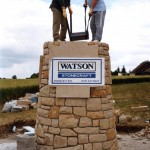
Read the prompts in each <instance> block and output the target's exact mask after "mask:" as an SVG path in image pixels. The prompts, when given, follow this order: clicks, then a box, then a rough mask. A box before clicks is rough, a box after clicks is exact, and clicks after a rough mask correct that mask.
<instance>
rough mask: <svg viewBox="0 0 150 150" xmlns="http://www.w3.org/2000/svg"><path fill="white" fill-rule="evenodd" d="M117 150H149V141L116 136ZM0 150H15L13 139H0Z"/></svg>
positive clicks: (122, 135) (128, 136)
mask: <svg viewBox="0 0 150 150" xmlns="http://www.w3.org/2000/svg"><path fill="white" fill-rule="evenodd" d="M118 137H119V138H118V143H119V150H150V139H147V138H139V137H133V136H132V135H131V134H130V135H128V134H118ZM0 150H17V143H16V140H15V137H13V138H12V137H11V138H6V139H0Z"/></svg>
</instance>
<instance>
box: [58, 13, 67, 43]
mask: <svg viewBox="0 0 150 150" xmlns="http://www.w3.org/2000/svg"><path fill="white" fill-rule="evenodd" d="M66 33H67V22H66V18H65V17H64V16H63V15H62V16H61V31H60V40H61V41H65V39H66Z"/></svg>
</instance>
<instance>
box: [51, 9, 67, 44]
mask: <svg viewBox="0 0 150 150" xmlns="http://www.w3.org/2000/svg"><path fill="white" fill-rule="evenodd" d="M52 12H53V38H54V41H57V40H61V41H65V39H66V33H67V23H66V18H65V17H64V16H63V14H62V12H60V11H59V10H58V9H56V8H52Z"/></svg>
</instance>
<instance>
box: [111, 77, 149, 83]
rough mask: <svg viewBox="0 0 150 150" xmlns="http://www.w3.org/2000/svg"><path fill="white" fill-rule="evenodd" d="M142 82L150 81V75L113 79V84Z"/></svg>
mask: <svg viewBox="0 0 150 150" xmlns="http://www.w3.org/2000/svg"><path fill="white" fill-rule="evenodd" d="M142 82H150V77H142V78H135V77H133V78H116V79H112V84H130V83H142Z"/></svg>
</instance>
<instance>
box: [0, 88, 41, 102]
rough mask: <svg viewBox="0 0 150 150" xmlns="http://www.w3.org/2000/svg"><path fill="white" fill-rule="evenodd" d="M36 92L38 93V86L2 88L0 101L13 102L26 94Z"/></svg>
mask: <svg viewBox="0 0 150 150" xmlns="http://www.w3.org/2000/svg"><path fill="white" fill-rule="evenodd" d="M38 91H39V86H38V85H33V86H24V87H23V86H22V87H13V88H2V89H0V101H3V102H6V101H10V100H15V99H18V98H19V97H23V96H25V94H26V93H36V92H38Z"/></svg>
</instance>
